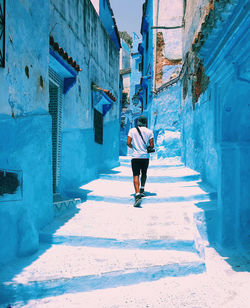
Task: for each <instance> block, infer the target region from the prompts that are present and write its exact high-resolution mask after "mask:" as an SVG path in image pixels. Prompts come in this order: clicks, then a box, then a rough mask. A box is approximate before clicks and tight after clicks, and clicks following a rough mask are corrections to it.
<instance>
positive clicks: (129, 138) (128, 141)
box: [127, 136, 133, 149]
mask: <svg viewBox="0 0 250 308" xmlns="http://www.w3.org/2000/svg"><path fill="white" fill-rule="evenodd" d="M131 142H132V138H131V137H129V136H128V139H127V146H128V147H129V148H130V149H132V147H133V146H132V143H131Z"/></svg>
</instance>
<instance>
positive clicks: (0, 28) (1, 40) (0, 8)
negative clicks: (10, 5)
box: [0, 0, 5, 67]
mask: <svg viewBox="0 0 250 308" xmlns="http://www.w3.org/2000/svg"><path fill="white" fill-rule="evenodd" d="M0 67H5V0H0Z"/></svg>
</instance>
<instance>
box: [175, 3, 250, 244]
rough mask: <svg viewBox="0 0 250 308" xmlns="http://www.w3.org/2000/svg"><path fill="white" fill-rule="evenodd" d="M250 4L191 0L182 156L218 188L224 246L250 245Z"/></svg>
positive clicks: (219, 224) (218, 217) (186, 34)
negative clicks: (195, 0) (193, 0)
mask: <svg viewBox="0 0 250 308" xmlns="http://www.w3.org/2000/svg"><path fill="white" fill-rule="evenodd" d="M249 8H250V7H249V1H245V0H243V1H233V2H232V1H219V2H218V1H213V2H212V4H211V1H198V2H197V3H196V4H194V3H193V2H192V1H186V6H185V11H184V13H185V15H184V19H185V28H184V31H183V38H184V41H183V59H184V66H183V78H182V85H183V89H182V96H183V100H182V105H181V106H182V110H181V117H182V123H181V125H182V130H181V133H182V144H183V148H182V159H183V161H184V162H185V163H186V164H187V165H188V166H190V167H191V168H193V169H196V170H198V171H200V172H201V174H202V177H203V179H204V180H205V181H207V182H208V183H210V184H211V185H212V186H213V187H214V188H215V189H216V190H217V192H218V204H217V208H216V213H215V216H216V220H217V231H216V229H215V230H214V232H215V233H216V236H217V241H218V242H219V243H220V244H221V245H222V246H236V245H241V246H242V247H247V246H249V244H250V233H249V231H250V228H249V226H250V202H249V200H250V190H249V174H250V130H249V123H250V122H249V119H250V113H249V112H250V109H249V104H248V101H249V95H250V87H249V81H250V79H249V70H248V69H247V67H249V61H250V57H249V55H250V52H249V51H250V42H249V31H250V30H249V29H250V19H249V13H248V12H249ZM199 16H201V17H199ZM192 33H194V34H192Z"/></svg>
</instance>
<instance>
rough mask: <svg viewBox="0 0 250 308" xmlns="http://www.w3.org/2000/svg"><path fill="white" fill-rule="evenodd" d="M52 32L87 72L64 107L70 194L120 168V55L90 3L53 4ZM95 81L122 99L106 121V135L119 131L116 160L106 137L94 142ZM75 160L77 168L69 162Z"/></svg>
mask: <svg viewBox="0 0 250 308" xmlns="http://www.w3.org/2000/svg"><path fill="white" fill-rule="evenodd" d="M68 25H69V27H68ZM50 28H51V35H52V36H53V37H54V38H55V40H56V41H57V42H58V43H59V44H61V46H62V47H63V48H64V49H65V50H66V51H67V52H68V54H70V55H71V56H72V57H73V58H74V59H76V61H77V63H79V65H80V67H81V68H82V72H80V73H79V74H78V77H77V83H76V85H75V86H74V87H73V88H72V89H71V90H70V91H69V92H68V93H67V94H66V95H65V97H64V102H63V129H62V161H61V174H62V175H61V189H60V190H61V191H62V192H65V190H71V189H75V185H78V186H79V185H81V184H82V183H85V182H86V181H89V180H90V179H93V178H94V177H95V176H96V174H97V173H98V171H99V170H100V169H104V168H111V167H113V166H114V165H117V164H118V159H119V51H118V50H117V48H116V46H115V44H114V43H113V41H112V40H111V38H110V37H109V36H108V35H107V32H106V30H105V28H104V26H103V24H102V22H101V21H100V19H99V16H98V14H97V13H96V11H95V9H94V7H93V6H92V5H91V3H90V1H89V0H81V1H78V2H77V5H76V6H72V5H70V3H69V2H65V1H63V0H61V1H53V0H52V1H51V10H50ZM92 82H93V83H95V84H96V85H98V86H100V87H102V88H104V89H108V90H110V91H111V92H112V93H113V95H114V96H115V97H116V98H117V101H116V102H115V103H114V104H113V107H112V109H111V110H110V111H109V112H108V113H107V114H106V115H105V117H104V136H106V135H107V132H108V131H110V129H109V127H110V126H112V127H113V131H112V142H111V144H112V146H113V148H112V149H113V152H112V155H111V156H108V155H103V153H104V152H107V149H109V147H110V144H108V143H107V141H106V140H107V139H106V138H104V143H103V145H99V144H96V143H95V141H94V129H93V122H94V119H93V115H94V111H93V106H92V98H91V83H92ZM115 123H117V124H115ZM72 152H73V153H72ZM108 153H109V154H110V151H108ZM72 156H73V157H74V163H73V165H72V164H71V163H69V162H70V161H71V160H72ZM87 167H88V168H87ZM87 169H88V170H87Z"/></svg>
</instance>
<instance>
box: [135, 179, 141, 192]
mask: <svg viewBox="0 0 250 308" xmlns="http://www.w3.org/2000/svg"><path fill="white" fill-rule="evenodd" d="M134 187H135V193H136V194H137V193H139V192H140V181H139V176H138V175H137V176H134Z"/></svg>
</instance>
